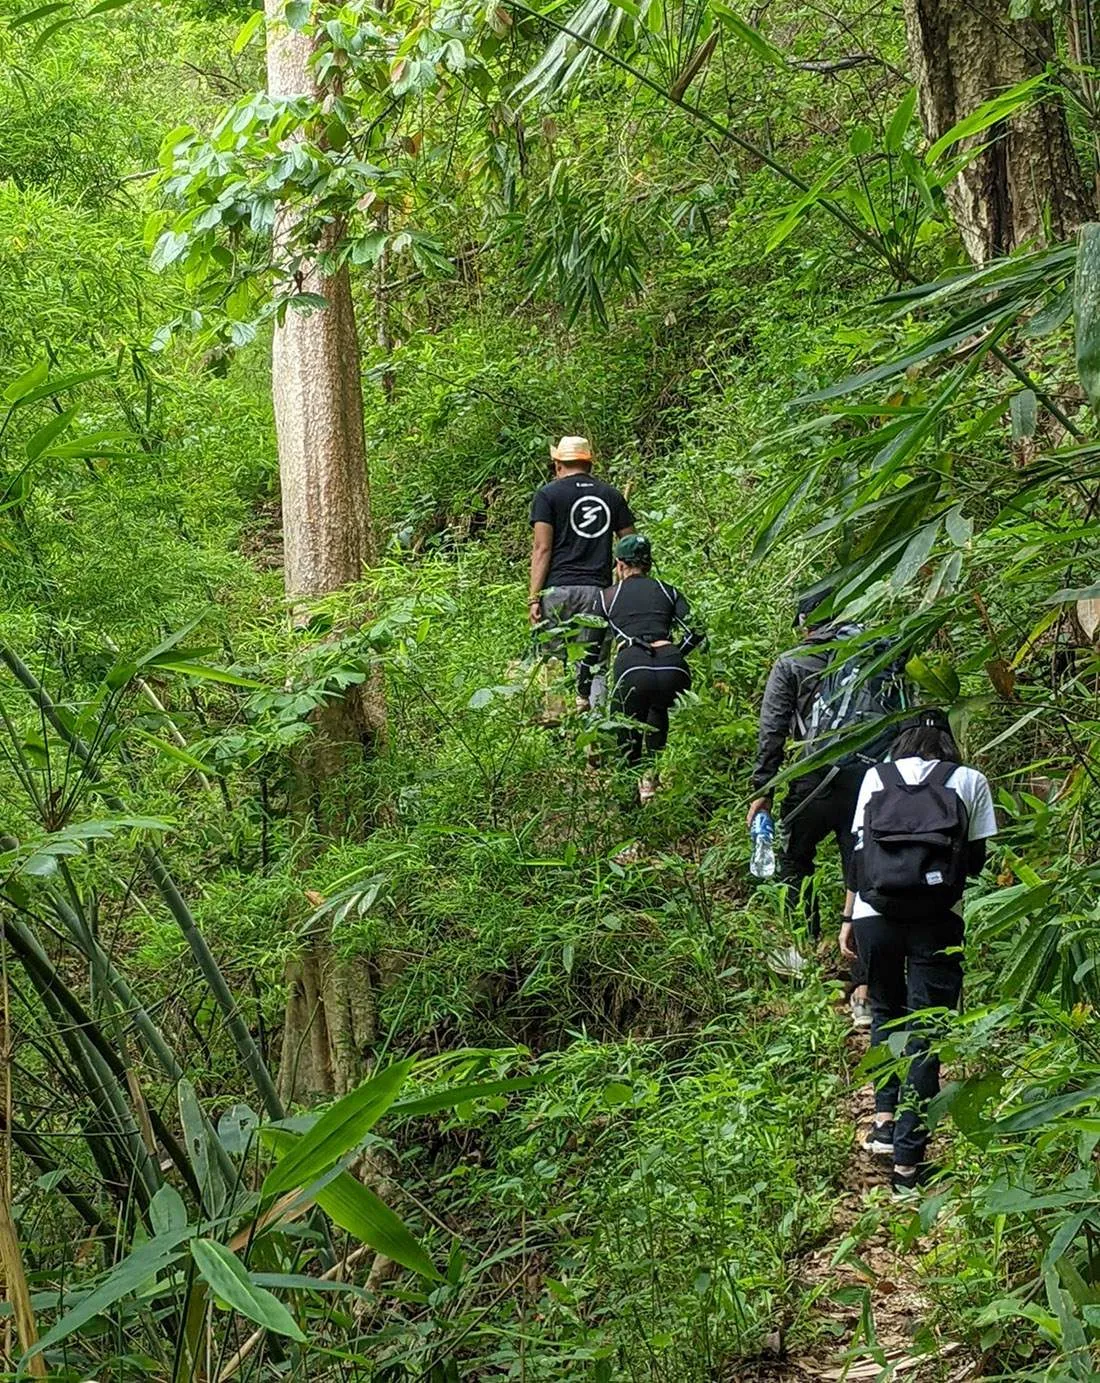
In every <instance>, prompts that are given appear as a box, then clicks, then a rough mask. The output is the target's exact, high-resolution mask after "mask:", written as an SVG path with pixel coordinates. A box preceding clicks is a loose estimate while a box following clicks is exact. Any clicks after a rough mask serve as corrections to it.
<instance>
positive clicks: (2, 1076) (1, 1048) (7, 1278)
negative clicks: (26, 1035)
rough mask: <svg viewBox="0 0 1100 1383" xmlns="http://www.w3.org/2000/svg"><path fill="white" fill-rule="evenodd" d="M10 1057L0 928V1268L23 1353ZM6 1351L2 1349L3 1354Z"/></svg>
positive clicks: (27, 1305) (30, 1318)
mask: <svg viewBox="0 0 1100 1383" xmlns="http://www.w3.org/2000/svg"><path fill="white" fill-rule="evenodd" d="M11 1059H12V1052H11V1020H10V1010H9V1006H8V943H7V934H6V932H5V931H4V929H3V928H2V927H0V1085H2V1087H3V1088H2V1092H0V1093H2V1098H0V1109H2V1110H3V1116H4V1128H3V1138H2V1140H0V1266H2V1267H3V1269H4V1291H5V1292H6V1293H7V1297H8V1300H9V1301H10V1302H11V1308H12V1315H13V1316H14V1318H15V1330H16V1334H17V1335H18V1336H19V1343H20V1345H21V1346H22V1349H23V1352H24V1353H26V1352H27V1350H30V1349H33V1348H34V1346H35V1345H36V1344H37V1343H38V1324H37V1322H36V1321H35V1318H34V1307H33V1306H32V1305H31V1294H30V1289H29V1288H28V1286H27V1274H26V1271H25V1270H24V1267H23V1254H22V1251H21V1249H20V1247H19V1236H18V1235H17V1234H16V1232H15V1222H14V1221H13V1220H12V1217H11V1193H12V1180H11V1146H12V1145H11V1114H12V1098H11ZM7 1352H8V1351H7V1350H5V1353H7ZM5 1362H9V1363H10V1362H12V1361H10V1360H6V1361H5ZM27 1372H28V1373H29V1374H31V1375H32V1376H33V1377H34V1378H45V1377H46V1361H45V1359H43V1358H42V1356H41V1355H40V1354H36V1355H35V1356H34V1358H33V1359H31V1360H29V1361H28V1363H27Z"/></svg>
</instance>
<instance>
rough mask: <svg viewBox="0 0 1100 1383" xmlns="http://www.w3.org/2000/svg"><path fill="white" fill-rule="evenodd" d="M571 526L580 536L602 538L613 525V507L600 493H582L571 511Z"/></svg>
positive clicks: (574, 502)
mask: <svg viewBox="0 0 1100 1383" xmlns="http://www.w3.org/2000/svg"><path fill="white" fill-rule="evenodd" d="M569 527H570V528H571V529H572V530H573V532H574V533H575V534H576V535H577V537H578V538H602V537H603V535H604V534H605V533H606V532H607V530H608V529H609V528H610V527H611V509H610V507H609V506H608V504H607V502H606V500H602V499H600V497H599V495H581V497H580V499H575V500H574V501H573V507H572V509H570V511H569Z"/></svg>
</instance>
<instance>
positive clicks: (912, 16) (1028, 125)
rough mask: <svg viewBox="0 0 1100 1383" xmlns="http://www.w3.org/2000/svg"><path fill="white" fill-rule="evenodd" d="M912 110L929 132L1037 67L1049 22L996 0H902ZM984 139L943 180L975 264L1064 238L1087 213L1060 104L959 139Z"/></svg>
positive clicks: (1049, 51)
mask: <svg viewBox="0 0 1100 1383" xmlns="http://www.w3.org/2000/svg"><path fill="white" fill-rule="evenodd" d="M905 22H906V31H907V34H908V40H909V55H910V62H911V64H912V68H913V77H914V80H915V82H916V85H917V94H918V98H919V105H920V112H921V119H922V120H923V122H924V128H925V131H926V133H927V135H928V138H929V139H930V140H936V139H939V138H940V136H941V135H943V134H945V133H946V132H947V131H948V130H949V129H950V128H951V127H952V126H953V125H955V124H957V123H958V121H960V120H961V119H963V118H964V117H965V116H967V115H969V114H971V112H972V111H974V110H976V109H977V108H978V106H980V105H981V104H982V103H983V102H985V101H988V100H989V99H990V98H991V97H993V96H997V95H999V94H1000V93H1001V92H1004V91H1007V90H1008V89H1009V88H1011V87H1013V86H1016V85H1018V84H1019V83H1020V82H1022V81H1025V80H1026V79H1027V78H1029V77H1033V76H1035V75H1036V74H1038V73H1039V72H1041V71H1042V70H1043V69H1044V67H1045V66H1046V63H1047V61H1048V59H1049V58H1051V57H1052V56H1053V54H1054V32H1053V27H1052V25H1051V24H1049V23H1047V22H1041V21H1037V20H1030V19H1029V20H1016V19H1010V18H1009V17H1008V6H1007V3H1006V0H988V3H981V0H978V2H977V3H973V2H972V0H967V3H961V0H905ZM980 144H989V146H990V147H989V148H987V149H986V150H985V151H984V153H981V154H979V155H978V156H977V157H976V158H974V159H973V160H972V161H971V162H970V163H969V164H968V165H967V167H966V168H964V169H963V171H962V172H961V173H960V175H959V177H958V178H957V179H956V180H955V182H954V183H953V184H952V185H951V187H950V188H949V189H948V200H949V203H950V205H951V210H952V214H953V216H954V218H955V222H956V224H957V226H958V229H959V234H960V235H961V236H962V241H963V245H964V246H965V248H966V252H967V254H968V255H969V256H970V258H971V259H972V260H973V261H974V262H975V263H976V264H983V263H985V261H986V260H988V259H992V258H994V257H996V256H997V255H1001V254H1007V253H1008V252H1009V251H1011V250H1014V249H1016V248H1018V247H1019V246H1021V245H1024V244H1027V243H1036V244H1045V243H1047V242H1049V241H1056V240H1061V239H1064V238H1065V237H1066V236H1067V235H1069V234H1071V233H1072V232H1073V230H1074V229H1075V228H1076V227H1077V226H1078V225H1079V224H1080V222H1081V221H1083V220H1087V219H1088V217H1089V216H1090V215H1091V198H1090V196H1089V194H1088V192H1087V190H1086V188H1085V184H1084V181H1083V179H1082V176H1081V170H1080V167H1079V166H1078V163H1077V157H1076V155H1075V153H1074V151H1073V146H1072V144H1071V142H1070V137H1069V130H1068V128H1067V125H1066V118H1065V112H1064V110H1063V108H1062V106H1061V104H1060V103H1059V102H1058V101H1051V100H1048V101H1044V102H1043V103H1042V104H1041V105H1038V106H1034V107H1032V108H1031V109H1029V110H1024V111H1020V112H1018V113H1017V114H1015V115H1013V116H1012V117H1010V118H1009V119H1008V120H1006V121H1004V122H1002V123H1001V124H1000V125H998V126H995V127H994V128H993V129H992V130H987V131H985V132H984V133H983V134H981V135H978V136H976V137H975V138H973V139H971V140H968V141H965V142H964V144H963V146H962V147H963V148H968V147H969V148H973V147H975V146H976V145H980Z"/></svg>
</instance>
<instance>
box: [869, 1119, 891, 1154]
mask: <svg viewBox="0 0 1100 1383" xmlns="http://www.w3.org/2000/svg"><path fill="white" fill-rule="evenodd" d="M861 1146H862V1148H863V1151H864V1152H869V1153H873V1154H874V1156H875V1157H893V1155H894V1121H893V1119H889V1120H887V1122H886V1123H885V1124H872V1125H871V1126H870V1128H868V1129H867V1131H866V1133H865V1134H864V1135H863V1142H862V1144H861Z"/></svg>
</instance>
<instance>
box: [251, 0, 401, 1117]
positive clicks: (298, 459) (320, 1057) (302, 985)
mask: <svg viewBox="0 0 1100 1383" xmlns="http://www.w3.org/2000/svg"><path fill="white" fill-rule="evenodd" d="M283 9H284V3H283V0H265V12H266V15H267V20H268V47H267V73H268V89H269V91H270V92H271V94H272V95H276V96H300V95H309V96H310V97H312V98H314V99H316V100H318V101H319V100H320V93H319V92H318V90H317V86H316V83H315V81H314V77H313V73H312V71H311V69H310V65H309V58H310V53H311V40H310V39H309V37H308V36H307V35H304V34H299V33H296V32H295V31H293V30H291V29H289V28H288V27H287V26H286V24H285V22H284V20H283ZM297 216H298V213H296V212H295V211H294V210H293V209H284V210H283V211H282V212H281V213H280V214H279V216H278V217H277V219H276V224H275V252H276V256H277V258H278V259H280V260H285V261H287V262H291V261H293V270H294V273H295V275H296V279H297V284H296V287H295V289H294V290H293V291H301V292H306V293H317V294H319V295H321V296H322V297H323V298H324V299H325V302H326V306H325V307H324V308H321V309H319V310H316V311H313V312H310V313H309V314H308V315H303V314H301V313H298V312H295V311H293V310H290V311H288V312H287V313H286V316H285V319H284V321H283V324H282V325H281V326H277V327H276V329H275V336H274V343H273V347H272V370H271V376H272V394H273V398H274V404H275V428H276V433H277V436H278V447H279V482H280V486H281V491H282V510H283V545H284V552H285V567H284V580H285V585H286V593H287V595H288V597H289V598H290V600H291V603H292V608H293V609H294V610H295V612H296V617H298V618H301V617H303V616H304V615H305V613H306V611H307V609H308V602H309V600H311V599H312V598H315V597H317V596H324V595H329V594H331V593H332V592H334V591H338V590H340V589H342V588H343V587H345V586H348V585H350V584H352V583H353V582H356V581H358V580H359V579H360V578H361V577H362V575H363V571H364V568H365V567H366V565H367V563H368V562H369V561H370V559H371V557H372V555H373V551H372V542H371V530H370V503H369V489H368V481H367V464H366V448H365V443H364V438H363V394H362V385H361V381H360V366H359V343H358V338H357V335H356V328H355V310H354V306H353V302H352V296H351V284H350V281H349V277H348V271H347V268H346V266H345V267H344V268H341V269H340V270H339V271H338V272H337V273H336V274H335V275H333V276H331V277H325V276H324V275H323V273H322V272H321V270H320V269H319V267H318V265H317V263H316V262H315V261H313V260H312V259H310V258H304V259H303V258H301V256H300V254H297V253H295V251H294V248H293V247H294V239H295V234H296V231H297V229H298V225H299V222H298V219H297ZM340 233H341V228H340V227H339V226H336V225H330V226H329V227H327V228H326V230H325V231H324V233H323V238H322V241H321V243H320V244H319V246H318V247H317V248H318V249H319V250H320V251H324V250H325V249H327V248H330V247H331V246H332V245H334V244H335V243H336V242H337V240H338V239H339V236H340ZM295 602H300V604H296V603H295ZM380 721H381V712H380V708H379V706H378V704H377V698H375V697H373V696H370V695H368V694H363V693H360V692H359V691H358V690H355V691H353V692H351V693H349V694H348V695H347V696H345V697H344V698H343V699H342V700H339V701H336V702H333V703H330V704H329V705H328V706H326V707H325V708H324V709H323V710H322V711H320V712H319V713H318V714H317V716H316V717H315V723H314V729H313V734H312V735H311V736H310V738H309V740H308V741H307V742H306V747H305V749H304V750H302V751H301V753H300V754H299V756H298V760H297V763H296V771H297V782H296V791H295V798H296V803H297V806H298V809H299V810H300V812H301V814H302V816H303V818H307V817H308V818H310V819H311V821H312V824H314V825H315V826H316V827H318V828H320V829H321V830H322V831H325V832H328V833H330V834H333V835H338V834H340V833H341V832H342V831H343V830H344V829H345V828H346V824H347V814H346V812H345V810H344V808H343V805H342V802H341V799H340V797H339V796H338V795H337V794H334V792H333V784H334V782H336V781H338V779H339V777H340V775H341V774H342V773H343V772H345V771H346V770H347V769H348V768H349V767H350V766H351V765H352V764H354V763H356V762H359V761H361V760H362V758H363V756H364V754H365V753H369V752H370V750H371V748H372V745H373V741H374V738H375V736H376V735H377V733H378V729H379V725H380ZM287 987H288V993H287V1008H286V1018H285V1023H284V1030H283V1052H282V1065H281V1070H280V1084H281V1087H282V1093H283V1095H284V1097H285V1098H287V1099H288V1100H290V1099H293V1098H299V1099H301V1098H308V1097H310V1096H315V1095H330V1094H341V1093H343V1092H344V1091H345V1090H347V1089H349V1088H350V1087H351V1086H352V1085H354V1084H355V1083H356V1082H357V1080H359V1079H360V1078H361V1076H362V1074H363V1070H364V1061H365V1057H366V1054H367V1051H368V1049H369V1046H370V1044H371V1043H372V1042H373V1039H374V1036H375V1029H374V1004H373V993H372V989H371V984H370V976H369V973H368V969H367V965H366V962H355V961H352V962H348V961H342V960H339V959H338V958H337V957H336V956H335V955H334V954H333V952H332V948H331V946H330V945H329V944H328V941H327V928H324V927H322V928H321V929H320V930H319V931H318V933H317V934H315V935H312V936H310V937H308V938H306V941H305V948H304V951H303V953H302V955H301V956H300V957H299V959H297V960H296V961H294V962H292V963H291V965H290V966H288V969H287Z"/></svg>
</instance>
